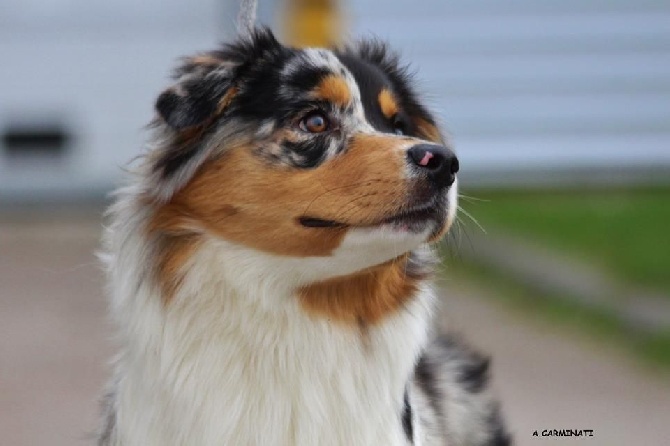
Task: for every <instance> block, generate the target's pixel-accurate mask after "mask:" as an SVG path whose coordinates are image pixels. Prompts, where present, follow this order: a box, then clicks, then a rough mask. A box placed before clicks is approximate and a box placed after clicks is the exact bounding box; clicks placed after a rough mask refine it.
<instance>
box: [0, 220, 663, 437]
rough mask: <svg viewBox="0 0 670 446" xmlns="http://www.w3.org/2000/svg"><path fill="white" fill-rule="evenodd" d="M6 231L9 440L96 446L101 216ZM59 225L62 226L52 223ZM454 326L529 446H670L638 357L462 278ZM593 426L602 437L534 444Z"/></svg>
mask: <svg viewBox="0 0 670 446" xmlns="http://www.w3.org/2000/svg"><path fill="white" fill-rule="evenodd" d="M68 215H69V216H68V217H67V218H59V219H57V220H56V221H52V222H45V221H36V220H34V219H28V220H23V219H19V220H16V219H14V221H12V222H10V223H7V222H6V221H4V220H6V219H3V221H4V222H0V432H2V440H1V441H0V443H1V444H2V445H7V446H42V445H49V446H61V445H63V446H65V445H85V444H91V441H90V435H91V433H92V432H93V430H94V428H95V425H96V418H97V398H98V396H99V394H100V389H101V387H102V386H103V384H104V382H105V378H106V375H107V370H106V364H107V362H108V359H109V358H110V356H111V354H112V349H111V343H110V342H109V340H108V338H109V334H110V329H109V326H108V324H107V323H106V321H105V317H104V307H105V304H104V299H103V297H102V291H101V290H102V274H101V272H100V269H99V267H98V263H97V261H96V259H95V257H94V255H93V251H94V250H95V249H96V247H97V243H98V241H97V240H98V237H99V228H100V226H99V222H98V220H97V218H96V217H95V216H92V215H90V214H86V213H85V214H82V215H74V214H72V213H68ZM52 220H53V219H52ZM441 285H442V286H443V289H445V295H446V296H447V297H445V302H444V308H445V310H446V311H445V314H446V316H444V317H443V318H442V322H443V323H444V324H448V325H449V326H450V327H457V328H460V329H462V331H464V332H465V333H466V335H467V337H468V338H469V339H470V340H471V341H472V343H474V344H475V345H476V346H478V347H480V348H482V349H484V350H486V351H488V352H491V353H492V354H493V356H494V366H493V367H494V375H495V385H496V387H497V388H498V390H499V392H500V394H501V396H502V399H503V401H504V409H505V411H506V413H507V418H508V419H509V422H510V425H511V427H512V430H513V431H514V433H515V436H516V439H517V444H519V445H535V444H557V445H563V444H570V445H571V444H589V445H603V446H611V445H612V446H616V445H622V446H630V445H643V446H655V445H658V446H662V445H668V444H670V423H669V422H670V418H669V414H670V383H669V382H665V381H663V380H662V379H661V378H659V377H656V376H653V375H650V374H649V373H648V372H647V371H644V370H640V369H638V368H637V367H636V366H635V365H634V364H633V363H631V362H629V360H628V359H627V358H624V357H621V356H619V354H617V353H615V352H612V351H609V350H605V349H603V348H602V346H599V345H591V344H588V343H585V342H584V341H583V340H582V339H580V338H579V337H577V336H574V337H566V335H565V333H563V332H557V331H555V330H552V329H551V328H550V327H546V326H542V325H540V324H539V323H535V322H534V321H529V320H527V318H522V317H520V316H516V315H514V314H511V313H509V312H507V311H506V310H505V309H502V308H499V307H496V306H495V305H492V304H491V303H490V300H489V299H485V298H483V296H482V295H481V293H482V292H481V290H479V289H477V288H475V287H473V286H472V285H470V284H465V283H462V282H459V281H457V280H449V281H445V282H444V283H442V284H441ZM554 428H555V429H561V428H577V429H593V430H594V431H595V437H593V438H588V439H582V440H577V439H575V438H563V439H555V438H554V439H551V438H545V439H542V438H533V437H532V436H531V434H532V431H533V430H538V431H539V433H541V431H542V430H543V429H554Z"/></svg>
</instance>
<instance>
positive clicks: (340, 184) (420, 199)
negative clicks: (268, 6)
mask: <svg viewBox="0 0 670 446" xmlns="http://www.w3.org/2000/svg"><path fill="white" fill-rule="evenodd" d="M176 77H177V84H176V85H175V86H174V87H172V88H170V89H168V90H167V91H165V92H164V93H163V94H162V95H161V96H160V97H159V99H158V102H157V106H156V108H157V111H158V114H159V120H160V123H159V127H160V128H161V131H162V132H163V135H162V138H163V139H164V141H163V143H162V147H161V148H160V149H159V150H157V151H156V153H154V154H152V158H151V159H152V162H153V175H154V177H155V179H156V181H155V182H156V193H155V195H157V196H162V200H163V202H164V203H163V204H162V205H161V207H160V210H159V211H158V213H157V215H156V217H155V219H154V221H155V225H156V227H158V228H159V229H160V230H163V231H168V232H170V231H171V232H175V233H178V232H184V231H196V232H207V233H209V234H212V235H215V236H217V237H219V238H222V239H224V240H227V241H229V242H233V243H236V244H239V245H243V246H246V247H249V248H252V249H254V250H258V251H262V252H264V253H271V254H277V255H281V256H290V257H322V258H323V257H325V258H328V257H332V258H333V259H335V258H338V259H341V261H342V262H350V261H351V259H352V258H353V256H354V255H355V256H361V255H363V256H364V257H365V256H368V257H369V260H367V261H365V262H364V263H363V264H359V265H358V266H357V267H366V266H372V265H373V264H375V263H374V262H383V261H386V260H390V259H391V258H393V257H395V256H398V255H401V254H402V253H404V252H407V251H409V250H411V249H413V248H416V247H417V246H419V245H420V244H422V243H425V242H427V241H435V240H438V239H439V238H440V237H441V236H442V235H443V234H444V233H445V232H446V231H447V230H448V228H449V226H450V224H451V222H452V219H453V217H454V213H455V206H456V190H455V189H456V187H455V174H456V172H457V170H458V161H457V160H456V157H455V156H454V154H453V153H452V152H451V150H449V149H448V148H447V147H445V145H444V141H443V139H442V137H441V136H440V132H439V131H438V129H437V128H436V125H435V121H434V119H433V118H432V117H431V116H430V114H429V113H428V112H427V111H426V109H425V107H424V106H423V105H421V103H420V102H419V101H418V99H417V97H416V95H415V94H414V92H413V90H412V88H411V85H410V84H409V77H408V76H407V75H406V74H405V71H404V70H403V68H401V67H399V66H398V62H397V59H396V58H395V57H394V56H392V55H389V54H388V53H387V50H386V49H385V48H384V47H383V46H382V45H380V44H376V43H374V44H363V45H361V46H360V47H358V48H357V49H351V50H342V51H330V50H325V49H304V50H301V49H293V48H287V47H284V46H282V45H280V44H279V43H278V42H277V41H276V40H275V39H274V37H273V36H272V35H271V34H270V33H269V32H268V31H258V32H256V34H255V35H254V37H253V38H252V39H250V40H245V41H242V42H239V43H236V44H233V45H229V46H227V47H224V48H223V49H222V50H220V51H215V52H211V53H207V54H204V55H200V56H196V57H192V58H190V59H186V61H185V63H184V64H183V66H182V67H181V68H180V69H179V70H178V72H177V75H176ZM166 191H169V192H168V194H169V196H166ZM344 251H347V252H349V253H350V254H351V255H342V253H343V252H344ZM338 256H339V257H338ZM366 262H367V263H370V264H369V265H368V264H365V263H366ZM354 263H356V262H354Z"/></svg>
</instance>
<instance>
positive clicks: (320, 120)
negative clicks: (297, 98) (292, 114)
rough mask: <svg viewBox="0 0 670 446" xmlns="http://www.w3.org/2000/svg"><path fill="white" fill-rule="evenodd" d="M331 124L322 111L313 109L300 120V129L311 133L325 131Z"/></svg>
mask: <svg viewBox="0 0 670 446" xmlns="http://www.w3.org/2000/svg"><path fill="white" fill-rule="evenodd" d="M329 125H330V123H329V122H328V118H327V117H326V115H325V114H324V113H323V112H320V111H313V112H311V113H309V114H307V115H306V116H305V117H304V118H302V119H301V120H300V129H301V130H302V131H305V132H309V133H322V132H325V131H326V130H328V127H329Z"/></svg>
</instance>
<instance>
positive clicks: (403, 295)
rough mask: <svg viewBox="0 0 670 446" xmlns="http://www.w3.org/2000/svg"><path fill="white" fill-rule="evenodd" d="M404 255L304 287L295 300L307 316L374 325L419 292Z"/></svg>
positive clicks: (417, 279)
mask: <svg viewBox="0 0 670 446" xmlns="http://www.w3.org/2000/svg"><path fill="white" fill-rule="evenodd" d="M406 264H407V255H405V256H403V257H401V258H399V259H395V260H393V261H391V262H387V263H385V264H382V265H379V266H376V267H373V268H370V269H369V270H365V271H362V272H359V273H357V274H354V275H351V276H346V277H338V278H334V279H330V280H326V281H323V282H318V283H315V284H312V285H309V286H306V287H303V288H302V289H301V290H300V291H299V293H298V298H299V301H300V305H301V306H302V308H303V309H304V310H305V311H306V312H307V313H309V314H311V315H313V316H315V317H319V318H326V319H328V320H332V321H335V322H342V323H346V324H352V325H353V324H358V325H360V324H364V325H373V324H376V323H378V322H381V321H382V320H383V319H385V318H386V317H388V316H390V315H392V314H394V313H396V312H398V311H399V310H400V309H402V307H403V306H404V305H405V304H406V303H407V302H409V301H410V300H411V299H412V298H413V297H414V295H415V294H416V292H417V290H418V285H419V282H420V279H419V278H413V277H410V276H409V275H407V274H406V273H405V270H406Z"/></svg>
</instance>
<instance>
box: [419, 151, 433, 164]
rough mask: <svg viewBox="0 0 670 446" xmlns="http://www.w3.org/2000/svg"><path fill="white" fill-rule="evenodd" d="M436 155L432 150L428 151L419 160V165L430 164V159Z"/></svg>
mask: <svg viewBox="0 0 670 446" xmlns="http://www.w3.org/2000/svg"><path fill="white" fill-rule="evenodd" d="M434 156H435V155H433V154H432V153H430V152H426V153H425V154H424V155H423V158H421V161H419V165H420V166H427V165H428V161H430V159H431V158H433V157H434Z"/></svg>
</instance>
